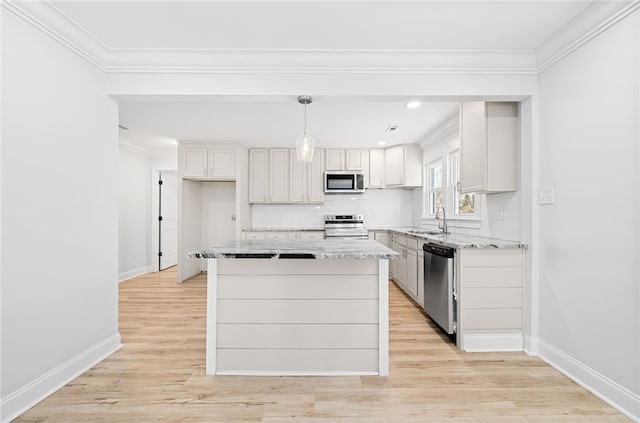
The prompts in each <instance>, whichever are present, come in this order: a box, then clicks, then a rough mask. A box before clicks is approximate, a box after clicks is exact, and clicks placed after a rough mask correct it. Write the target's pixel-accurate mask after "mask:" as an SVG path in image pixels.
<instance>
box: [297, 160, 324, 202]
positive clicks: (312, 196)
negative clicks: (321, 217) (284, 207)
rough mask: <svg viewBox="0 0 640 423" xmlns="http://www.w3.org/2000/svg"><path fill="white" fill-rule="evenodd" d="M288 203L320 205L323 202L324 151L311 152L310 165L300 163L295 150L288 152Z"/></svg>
mask: <svg viewBox="0 0 640 423" xmlns="http://www.w3.org/2000/svg"><path fill="white" fill-rule="evenodd" d="M289 167H290V170H289V174H290V180H289V202H290V203H322V202H323V201H324V189H323V183H324V181H323V175H324V150H322V149H316V150H315V151H314V152H313V161H312V162H311V163H300V162H299V161H298V157H297V154H296V150H294V149H291V150H289Z"/></svg>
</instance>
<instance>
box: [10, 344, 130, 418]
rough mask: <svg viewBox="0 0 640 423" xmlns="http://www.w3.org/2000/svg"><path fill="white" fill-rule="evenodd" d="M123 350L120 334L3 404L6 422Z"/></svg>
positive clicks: (94, 347) (11, 395) (34, 383)
mask: <svg viewBox="0 0 640 423" xmlns="http://www.w3.org/2000/svg"><path fill="white" fill-rule="evenodd" d="M121 347H122V344H121V343H120V333H118V332H116V333H114V334H113V335H111V336H110V337H108V338H106V339H105V340H103V341H102V342H99V343H98V344H95V345H94V346H92V347H91V348H88V349H87V350H85V351H83V352H81V353H80V354H78V355H76V356H75V357H73V358H71V359H70V360H68V361H66V362H64V363H62V364H61V365H59V366H58V367H56V368H54V369H52V370H50V371H49V372H47V373H45V374H43V375H42V376H40V377H38V378H37V379H35V380H34V381H32V382H30V383H28V384H26V385H25V386H23V387H22V388H20V389H18V390H16V391H14V392H12V393H11V394H9V395H7V396H6V397H4V398H2V401H0V409H1V410H2V416H1V417H0V418H1V421H2V423H5V422H9V421H11V420H13V419H15V418H16V417H18V416H19V415H21V414H22V413H24V412H25V411H27V410H28V409H30V408H31V407H33V406H34V405H36V404H37V403H39V402H40V401H42V400H43V399H45V398H46V397H48V396H49V395H51V394H53V393H54V392H55V391H57V390H58V389H60V388H62V387H63V386H64V385H66V384H67V383H69V382H71V381H72V380H73V379H75V378H77V377H78V376H80V375H81V374H82V373H84V372H86V371H87V370H89V369H90V368H92V367H93V366H95V365H96V364H97V363H99V362H101V361H102V360H104V359H105V358H107V357H108V356H109V355H111V354H113V353H114V352H116V351H118V350H119V349H120V348H121Z"/></svg>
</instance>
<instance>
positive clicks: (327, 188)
mask: <svg viewBox="0 0 640 423" xmlns="http://www.w3.org/2000/svg"><path fill="white" fill-rule="evenodd" d="M363 192H364V171H362V170H328V171H326V172H325V173H324V193H325V194H354V193H363Z"/></svg>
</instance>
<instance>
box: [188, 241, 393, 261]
mask: <svg viewBox="0 0 640 423" xmlns="http://www.w3.org/2000/svg"><path fill="white" fill-rule="evenodd" d="M188 256H189V257H193V258H246V259H250V258H263V259H265V258H266V259H292V258H294V259H295V258H298V259H299V258H309V259H321V260H324V259H354V260H368V259H397V258H398V257H400V255H399V254H398V253H396V252H395V251H393V250H392V249H390V248H387V247H385V246H384V245H382V244H380V243H378V242H375V241H373V240H342V239H341V240H333V239H322V240H237V241H229V242H226V243H223V244H218V245H213V246H211V247H207V248H204V249H202V250H198V251H193V252H190V253H189V254H188Z"/></svg>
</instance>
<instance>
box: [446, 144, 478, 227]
mask: <svg viewBox="0 0 640 423" xmlns="http://www.w3.org/2000/svg"><path fill="white" fill-rule="evenodd" d="M449 163H450V166H449V169H450V172H449V181H448V184H449V185H448V186H449V192H451V198H452V200H453V204H452V207H451V209H452V210H453V214H454V215H456V216H468V217H470V216H476V196H475V194H468V193H467V194H461V193H460V150H456V151H454V152H453V153H451V154H449Z"/></svg>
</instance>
